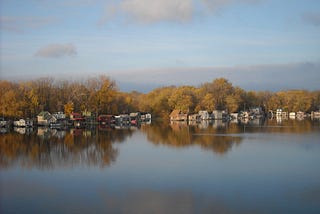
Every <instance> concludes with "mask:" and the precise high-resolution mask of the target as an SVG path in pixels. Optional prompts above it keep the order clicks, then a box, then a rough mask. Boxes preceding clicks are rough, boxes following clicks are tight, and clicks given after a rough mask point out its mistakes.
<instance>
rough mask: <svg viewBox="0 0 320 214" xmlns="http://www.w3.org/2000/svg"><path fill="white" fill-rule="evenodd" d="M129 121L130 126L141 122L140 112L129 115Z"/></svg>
mask: <svg viewBox="0 0 320 214" xmlns="http://www.w3.org/2000/svg"><path fill="white" fill-rule="evenodd" d="M129 116H130V121H131V124H134V125H135V124H138V123H139V122H141V113H140V112H133V113H130V115H129Z"/></svg>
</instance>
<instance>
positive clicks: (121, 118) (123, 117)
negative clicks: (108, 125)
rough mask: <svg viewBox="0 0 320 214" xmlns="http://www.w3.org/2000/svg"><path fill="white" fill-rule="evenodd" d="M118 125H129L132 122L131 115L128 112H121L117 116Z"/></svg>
mask: <svg viewBox="0 0 320 214" xmlns="http://www.w3.org/2000/svg"><path fill="white" fill-rule="evenodd" d="M115 120H116V124H117V125H128V124H130V116H129V115H128V114H120V115H117V116H115Z"/></svg>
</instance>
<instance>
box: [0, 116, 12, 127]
mask: <svg viewBox="0 0 320 214" xmlns="http://www.w3.org/2000/svg"><path fill="white" fill-rule="evenodd" d="M9 125H10V122H9V121H7V120H5V119H4V118H3V117H1V118H0V127H8V126H9Z"/></svg>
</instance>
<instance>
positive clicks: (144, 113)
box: [141, 112, 151, 122]
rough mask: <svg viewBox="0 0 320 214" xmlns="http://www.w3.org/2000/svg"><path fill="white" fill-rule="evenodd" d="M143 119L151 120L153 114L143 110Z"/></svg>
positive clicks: (144, 120) (145, 120) (143, 120)
mask: <svg viewBox="0 0 320 214" xmlns="http://www.w3.org/2000/svg"><path fill="white" fill-rule="evenodd" d="M141 121H142V122H151V114H150V113H147V112H141Z"/></svg>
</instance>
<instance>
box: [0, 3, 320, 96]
mask: <svg viewBox="0 0 320 214" xmlns="http://www.w3.org/2000/svg"><path fill="white" fill-rule="evenodd" d="M0 8H1V9H0V10H1V11H0V30H1V32H0V42H1V43H0V45H1V46H0V47H1V50H0V60H1V61H0V69H1V70H0V71H1V72H0V78H1V79H2V80H10V81H20V80H32V79H36V78H41V77H53V78H55V79H68V80H85V79H87V78H90V77H97V76H99V75H102V74H103V75H107V76H109V77H110V78H111V79H113V80H115V81H116V83H117V85H118V86H119V88H120V90H122V91H131V90H136V91H141V92H148V91H150V90H152V89H154V88H156V87H162V86H169V85H177V86H179V85H193V86H199V85H201V84H202V83H205V82H211V81H212V80H214V79H215V78H220V77H223V78H226V79H228V80H229V81H230V82H231V83H232V84H233V85H234V86H239V87H242V88H244V89H246V90H271V91H279V90H288V89H306V90H320V84H319V83H320V1H319V0H55V1H51V0H24V1H21V0H1V1H0Z"/></svg>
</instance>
